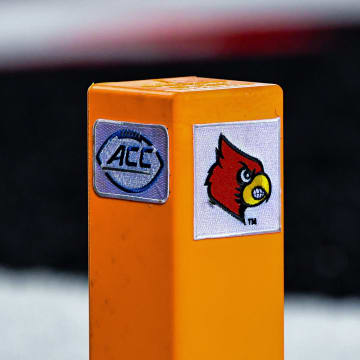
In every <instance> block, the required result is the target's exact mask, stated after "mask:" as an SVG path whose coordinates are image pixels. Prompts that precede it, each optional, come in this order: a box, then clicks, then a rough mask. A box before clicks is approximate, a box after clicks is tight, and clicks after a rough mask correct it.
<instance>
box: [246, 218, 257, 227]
mask: <svg viewBox="0 0 360 360" xmlns="http://www.w3.org/2000/svg"><path fill="white" fill-rule="evenodd" d="M248 224H249V225H256V224H257V222H256V218H249V219H248Z"/></svg>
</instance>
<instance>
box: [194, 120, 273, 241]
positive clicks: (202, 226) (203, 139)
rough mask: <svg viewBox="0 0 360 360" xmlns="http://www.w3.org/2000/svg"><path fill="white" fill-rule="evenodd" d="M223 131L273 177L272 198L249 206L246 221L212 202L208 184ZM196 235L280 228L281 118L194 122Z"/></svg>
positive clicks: (221, 235)
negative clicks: (248, 221) (251, 222)
mask: <svg viewBox="0 0 360 360" xmlns="http://www.w3.org/2000/svg"><path fill="white" fill-rule="evenodd" d="M221 133H222V134H223V135H225V136H226V138H227V139H228V140H229V141H230V142H231V143H233V144H234V145H235V146H236V147H237V148H239V149H240V150H242V151H244V152H245V153H247V154H249V155H251V156H254V157H256V158H257V159H259V160H260V161H261V162H262V164H263V166H264V171H265V173H266V174H268V176H269V177H270V180H271V184H272V193H271V196H270V199H269V200H268V202H264V203H262V204H260V205H259V206H256V207H253V208H247V209H246V211H245V219H248V218H256V220H257V225H244V224H243V223H241V222H240V221H239V220H238V219H236V218H234V217H233V216H231V215H229V213H227V212H226V211H224V210H223V209H221V208H220V207H219V206H217V205H215V206H211V205H210V204H209V197H208V194H207V186H205V185H204V183H205V180H206V177H207V175H208V171H209V169H210V167H211V165H212V164H214V163H215V161H216V154H215V149H216V148H217V147H218V141H219V135H220V134H221ZM194 157H195V162H194V166H195V168H194V177H195V178H194V185H195V188H194V238H195V239H204V238H213V237H226V236H236V235H244V234H254V233H264V232H274V231H278V230H279V229H280V119H279V118H276V119H270V120H269V119H267V120H256V121H240V122H236V123H220V124H208V125H194Z"/></svg>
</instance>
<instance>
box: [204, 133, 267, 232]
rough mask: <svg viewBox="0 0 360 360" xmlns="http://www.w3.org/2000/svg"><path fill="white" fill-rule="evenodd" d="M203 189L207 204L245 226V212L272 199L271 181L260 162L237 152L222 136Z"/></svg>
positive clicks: (221, 135)
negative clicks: (205, 192)
mask: <svg viewBox="0 0 360 360" xmlns="http://www.w3.org/2000/svg"><path fill="white" fill-rule="evenodd" d="M205 186H207V190H208V195H209V199H210V202H211V203H212V204H217V205H219V206H220V207H221V208H222V209H223V210H225V211H227V212H228V213H229V214H230V215H232V216H234V217H235V218H237V219H238V220H240V221H241V222H242V223H243V224H244V225H245V210H246V209H247V208H248V207H254V206H259V205H260V204H262V203H263V202H265V201H268V200H269V198H270V195H271V181H270V178H269V176H268V175H267V174H265V172H264V167H263V164H262V163H261V161H260V160H259V159H256V158H255V157H253V156H250V155H248V154H246V153H244V152H243V151H241V150H240V149H238V148H237V147H236V146H235V145H234V144H232V143H231V142H230V141H229V140H228V139H227V138H226V137H225V136H224V135H223V134H220V136H219V145H218V148H217V149H216V162H215V163H214V164H213V165H212V166H211V167H210V169H209V171H208V176H207V178H206V181H205Z"/></svg>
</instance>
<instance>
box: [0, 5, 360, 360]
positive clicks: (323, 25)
mask: <svg viewBox="0 0 360 360" xmlns="http://www.w3.org/2000/svg"><path fill="white" fill-rule="evenodd" d="M184 75H197V76H204V77H215V78H225V79H234V80H245V81H259V82H270V83H277V84H279V85H281V86H282V88H283V90H284V94H285V104H284V106H285V193H286V203H285V225H286V229H285V290H286V311H285V325H286V327H285V332H286V333H285V345H286V346H285V354H286V359H290V360H298V359H299V360H300V359H308V360H312V359H316V360H318V359H327V360H332V359H340V358H341V359H342V360H347V359H358V358H360V298H359V296H360V235H359V230H358V224H359V223H360V221H359V220H358V217H359V216H360V193H358V192H357V190H358V188H359V175H360V167H359V154H360V141H359V137H360V123H359V121H360V106H359V96H360V1H358V0H342V1H335V0H318V1H316V2H315V1H311V0H303V1H289V0H269V1H265V0H254V1H251V2H249V1H243V0H237V1H236V0H206V1H205V0H192V1H189V0H185V1H178V2H175V1H173V0H168V1H167V2H163V1H160V0H149V1H146V2H142V1H136V0H133V1H131V2H125V1H115V0H104V1H102V2H95V1H79V0H77V1H75V0H73V1H67V0H65V1H64V0H63V1H51V2H47V1H44V0H32V1H22V0H15V1H2V2H0V106H1V109H0V115H1V121H0V129H1V135H2V138H1V139H2V141H1V142H0V151H1V160H2V161H3V165H4V166H3V168H2V169H3V170H2V172H1V174H2V186H1V187H0V194H1V218H2V222H1V228H0V304H1V310H0V335H1V340H0V358H1V359H6V360H12V359H36V360H42V359H47V360H52V359H54V360H57V359H73V358H76V359H87V356H88V348H87V347H88V330H87V329H88V320H87V311H88V304H87V301H88V300H87V169H86V92H87V88H88V87H89V85H90V84H91V83H93V82H105V81H121V80H135V79H147V78H159V77H173V76H184Z"/></svg>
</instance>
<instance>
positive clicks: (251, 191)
mask: <svg viewBox="0 0 360 360" xmlns="http://www.w3.org/2000/svg"><path fill="white" fill-rule="evenodd" d="M270 191H271V185H270V179H269V178H268V176H267V175H266V174H259V175H256V176H255V177H254V180H253V181H252V182H251V183H250V184H249V185H247V186H246V187H245V188H244V192H243V199H244V202H245V203H246V204H247V205H249V206H256V205H259V204H260V203H261V202H263V201H264V200H266V199H267V198H268V197H269V196H270Z"/></svg>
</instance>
